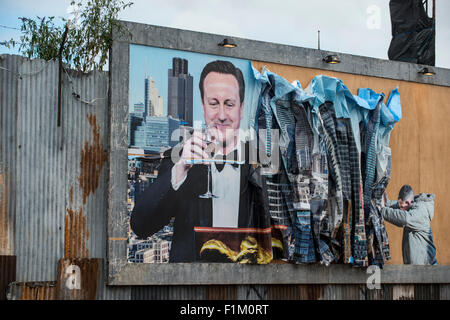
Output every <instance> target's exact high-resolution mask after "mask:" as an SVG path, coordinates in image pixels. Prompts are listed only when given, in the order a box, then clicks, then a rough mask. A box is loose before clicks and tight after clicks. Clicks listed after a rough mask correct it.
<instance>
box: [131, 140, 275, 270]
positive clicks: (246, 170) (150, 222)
mask: <svg viewBox="0 0 450 320" xmlns="http://www.w3.org/2000/svg"><path fill="white" fill-rule="evenodd" d="M246 147H247V148H248V144H247V145H246ZM247 150H248V149H247ZM170 152H171V150H168V151H166V152H165V153H164V158H163V159H162V161H161V165H160V168H159V171H158V178H157V179H156V180H155V182H154V183H153V184H152V185H151V186H150V187H149V188H148V189H147V190H145V191H144V193H143V194H142V195H141V197H140V198H139V199H138V201H137V202H136V204H135V207H134V209H133V212H132V214H131V228H132V230H133V232H134V233H135V234H136V235H137V236H138V237H140V238H147V237H149V236H151V235H152V234H154V233H155V232H157V231H159V230H161V229H162V227H164V226H165V225H167V224H168V223H169V221H170V219H171V218H172V217H175V222H174V234H173V239H172V246H171V250H170V257H169V260H170V262H192V261H195V260H196V252H195V238H194V227H197V226H198V227H211V226H212V199H201V198H199V195H201V194H204V193H205V192H206V190H207V174H208V168H207V166H205V165H202V164H196V165H193V166H192V167H191V169H190V170H189V171H188V174H187V177H186V180H185V181H184V183H183V184H182V185H181V186H180V188H179V189H178V190H177V191H175V190H174V189H173V188H172V184H171V171H172V167H173V165H174V164H173V163H172V160H171V158H170ZM246 155H248V152H246ZM240 170H241V178H240V186H239V187H240V196H239V218H238V227H239V228H248V227H253V228H268V227H270V214H269V207H268V202H267V201H268V197H267V191H266V190H267V188H266V186H265V180H264V177H263V176H261V175H260V174H259V168H257V169H255V168H254V167H253V165H250V164H248V161H246V163H245V164H243V165H241V166H240ZM237 187H238V186H237Z"/></svg>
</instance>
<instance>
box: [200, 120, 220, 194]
mask: <svg viewBox="0 0 450 320" xmlns="http://www.w3.org/2000/svg"><path fill="white" fill-rule="evenodd" d="M211 127H212V126H210V125H208V124H204V125H202V132H203V134H204V136H205V142H206V145H207V146H209V145H210V144H211V143H213V142H214V136H213V135H212V134H211V130H210V129H211ZM207 148H208V147H207ZM204 162H209V164H208V190H207V191H206V193H204V194H201V195H199V196H198V197H199V198H201V199H211V198H218V196H216V195H214V194H213V193H212V192H211V190H210V181H211V164H212V162H213V161H212V160H210V159H208V160H206V159H205V161H204Z"/></svg>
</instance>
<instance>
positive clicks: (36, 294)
mask: <svg viewBox="0 0 450 320" xmlns="http://www.w3.org/2000/svg"><path fill="white" fill-rule="evenodd" d="M17 285H20V286H23V288H22V295H21V296H20V299H19V300H57V290H56V289H57V287H56V282H54V281H48V282H26V283H23V284H17Z"/></svg>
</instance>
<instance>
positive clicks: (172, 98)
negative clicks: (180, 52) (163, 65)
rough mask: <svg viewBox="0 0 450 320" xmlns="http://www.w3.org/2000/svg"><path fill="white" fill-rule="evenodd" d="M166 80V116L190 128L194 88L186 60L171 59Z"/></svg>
mask: <svg viewBox="0 0 450 320" xmlns="http://www.w3.org/2000/svg"><path fill="white" fill-rule="evenodd" d="M168 80H169V81H168V86H169V87H168V100H167V113H168V115H169V116H172V117H173V118H175V119H179V120H181V121H182V122H181V124H184V125H188V126H192V123H193V90H194V87H193V77H192V76H191V75H190V74H189V72H188V61H187V60H186V59H181V58H173V60H172V69H169V70H168Z"/></svg>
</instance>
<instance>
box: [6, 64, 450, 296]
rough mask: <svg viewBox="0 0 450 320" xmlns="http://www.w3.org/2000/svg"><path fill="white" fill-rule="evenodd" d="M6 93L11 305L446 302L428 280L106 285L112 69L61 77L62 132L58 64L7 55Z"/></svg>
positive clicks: (445, 291)
mask: <svg viewBox="0 0 450 320" xmlns="http://www.w3.org/2000/svg"><path fill="white" fill-rule="evenodd" d="M0 88H1V91H0V103H1V108H0V125H1V129H0V130H1V137H0V148H1V154H0V299H4V298H5V297H6V292H7V290H6V288H7V286H8V284H9V290H8V292H9V295H8V298H9V299H156V300H158V299H186V300H195V299H242V300H245V299H252V300H259V299H404V298H416V299H439V298H440V299H448V298H449V295H450V288H449V286H448V285H431V284H430V285H412V286H402V285H383V286H382V289H381V290H368V289H366V287H365V286H360V285H236V286H232V285H227V286H215V285H214V286H135V287H108V286H106V243H107V241H106V237H107V230H106V225H107V222H106V218H107V201H108V199H107V178H108V173H107V168H108V145H107V143H108V141H109V139H108V134H109V127H108V123H109V118H108V73H107V72H91V73H89V74H81V73H77V72H74V71H70V70H67V71H65V72H64V73H63V75H62V93H63V96H62V104H61V126H58V119H57V117H58V64H57V62H55V61H50V62H46V61H43V60H29V59H26V58H23V57H20V56H14V55H1V56H0ZM68 265H75V266H77V267H78V268H80V270H81V271H82V272H81V274H83V275H86V276H83V277H82V278H81V279H78V280H76V281H80V282H81V284H82V287H83V288H85V289H84V290H81V293H80V292H78V293H77V294H74V293H72V292H71V291H70V290H67V286H66V285H65V284H66V283H67V281H70V280H72V278H71V276H72V275H71V274H67V273H66V272H67V268H66V267H67V266H68ZM76 281H75V280H73V284H74V285H76V283H75V282H76ZM69 287H70V286H69Z"/></svg>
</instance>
